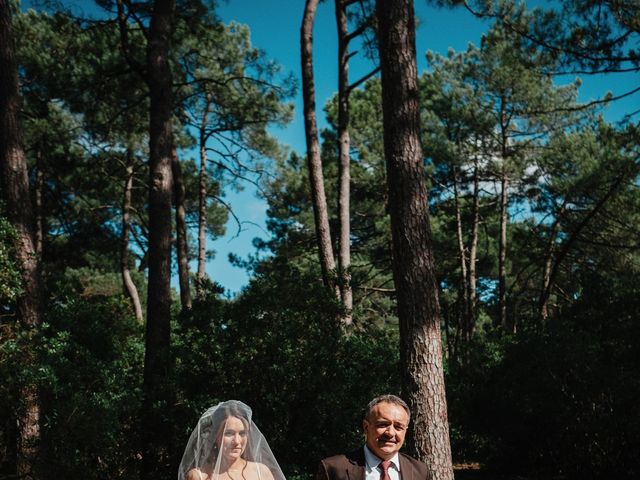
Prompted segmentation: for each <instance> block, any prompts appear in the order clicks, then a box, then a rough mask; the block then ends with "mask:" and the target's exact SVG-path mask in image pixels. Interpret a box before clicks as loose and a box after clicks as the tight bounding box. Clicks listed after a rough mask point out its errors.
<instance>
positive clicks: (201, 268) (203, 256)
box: [196, 96, 210, 296]
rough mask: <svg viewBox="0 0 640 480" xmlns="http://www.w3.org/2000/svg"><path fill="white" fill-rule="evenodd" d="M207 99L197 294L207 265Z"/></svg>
mask: <svg viewBox="0 0 640 480" xmlns="http://www.w3.org/2000/svg"><path fill="white" fill-rule="evenodd" d="M209 100H210V96H207V109H206V110H205V113H204V116H203V118H202V124H201V126H200V173H199V177H198V184H199V188H198V273H197V277H196V278H197V281H196V283H197V287H196V289H197V294H198V296H202V295H203V294H204V290H203V286H204V278H205V275H206V272H205V267H206V265H207V262H206V261H207V244H206V241H207V231H206V229H207V194H208V187H207V183H208V181H207V136H206V125H207V123H208V117H209Z"/></svg>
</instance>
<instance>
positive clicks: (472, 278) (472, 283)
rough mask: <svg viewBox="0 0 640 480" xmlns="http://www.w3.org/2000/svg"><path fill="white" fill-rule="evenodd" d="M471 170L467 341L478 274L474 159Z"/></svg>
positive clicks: (477, 191)
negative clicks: (471, 200) (471, 201)
mask: <svg viewBox="0 0 640 480" xmlns="http://www.w3.org/2000/svg"><path fill="white" fill-rule="evenodd" d="M474 163H475V165H474V168H473V205H472V207H471V238H470V239H469V287H468V288H469V293H468V295H467V299H468V301H469V304H468V312H467V316H468V324H469V332H468V336H469V339H471V337H473V331H474V329H475V325H476V304H477V294H476V290H477V281H478V274H477V268H476V259H477V257H478V232H479V230H480V181H479V178H478V177H479V168H478V159H477V158H474Z"/></svg>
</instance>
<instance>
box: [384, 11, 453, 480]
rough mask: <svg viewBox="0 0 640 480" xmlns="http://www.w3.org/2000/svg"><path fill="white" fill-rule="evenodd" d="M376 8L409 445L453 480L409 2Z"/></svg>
mask: <svg viewBox="0 0 640 480" xmlns="http://www.w3.org/2000/svg"><path fill="white" fill-rule="evenodd" d="M376 10H377V18H378V40H379V44H380V66H381V71H382V105H383V121H384V151H385V159H386V165H387V182H388V186H389V210H390V214H391V229H392V232H391V233H392V242H393V276H394V282H395V289H396V294H397V305H398V318H399V320H400V343H401V345H400V360H401V366H402V372H403V382H402V383H403V391H404V393H405V396H406V397H407V400H408V401H409V404H410V406H411V408H412V411H413V415H412V416H413V418H414V419H415V420H414V422H413V425H414V427H413V444H412V445H411V446H410V447H411V448H412V450H413V451H414V452H415V453H416V455H417V457H418V458H419V459H420V460H422V461H424V462H425V463H426V464H427V465H428V466H429V469H430V471H431V477H430V478H431V479H433V480H453V468H452V463H451V446H450V444H449V427H448V422H447V402H446V395H445V387H444V374H443V364H442V345H441V336H440V306H439V303H438V291H437V285H436V279H435V275H434V258H433V253H432V240H431V231H430V225H429V212H428V198H427V189H426V185H425V171H424V165H423V162H424V157H423V154H422V147H421V145H420V113H419V105H418V99H419V97H420V95H419V88H418V79H417V67H416V53H415V19H414V13H413V2H412V1H411V0H378V2H377V9H376Z"/></svg>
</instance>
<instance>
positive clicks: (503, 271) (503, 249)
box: [498, 159, 515, 333]
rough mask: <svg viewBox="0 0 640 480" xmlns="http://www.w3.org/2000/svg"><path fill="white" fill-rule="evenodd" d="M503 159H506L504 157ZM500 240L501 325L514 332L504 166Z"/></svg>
mask: <svg viewBox="0 0 640 480" xmlns="http://www.w3.org/2000/svg"><path fill="white" fill-rule="evenodd" d="M503 161H506V160H505V159H503ZM500 186H501V189H502V190H501V192H500V241H499V246H498V306H499V309H500V325H502V328H503V329H504V331H511V332H512V333H513V332H514V328H515V324H514V325H513V326H509V324H508V319H507V223H508V217H509V212H508V205H509V192H508V189H509V177H508V176H507V172H506V171H505V169H504V168H503V171H502V178H501V179H500Z"/></svg>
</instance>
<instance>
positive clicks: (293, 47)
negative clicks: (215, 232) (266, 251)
mask: <svg viewBox="0 0 640 480" xmlns="http://www.w3.org/2000/svg"><path fill="white" fill-rule="evenodd" d="M303 11H304V1H303V0H229V1H228V2H227V3H223V4H221V5H220V6H219V8H218V14H219V15H220V17H221V18H222V19H223V21H225V22H229V21H232V20H233V21H236V22H238V23H243V24H246V25H248V26H249V28H250V30H251V41H252V44H253V45H254V46H255V47H258V48H260V49H262V50H264V51H265V52H266V54H267V56H268V57H269V58H271V59H273V60H275V61H277V62H278V63H279V64H280V65H281V66H282V68H283V69H284V70H285V71H288V72H292V73H293V74H294V75H295V76H296V78H297V79H298V82H299V80H300V53H299V45H300V40H299V35H300V34H299V32H300V23H301V21H302V14H303ZM416 14H417V16H418V18H419V27H418V30H417V39H416V43H417V52H418V68H419V71H423V70H424V69H425V67H426V61H425V53H426V51H427V50H429V49H431V50H434V51H437V52H441V53H445V52H446V51H447V49H449V48H454V49H455V50H463V49H465V48H466V47H467V44H468V43H469V42H473V43H475V44H478V42H479V40H480V37H481V34H482V32H483V31H484V30H485V29H486V24H483V23H481V22H480V21H479V20H477V19H476V18H475V17H473V16H472V15H471V14H470V13H469V12H467V11H466V10H464V9H455V10H447V9H437V8H434V7H429V6H427V4H426V2H424V1H420V0H418V1H417V2H416ZM337 50H338V47H337V41H336V24H335V13H334V9H333V1H326V2H324V3H323V4H320V6H319V8H318V12H317V14H316V21H315V28H314V51H313V55H314V67H315V68H314V70H315V81H316V108H317V115H318V122H319V126H320V127H321V128H322V126H323V125H326V122H325V121H324V116H323V111H322V108H323V106H324V104H325V103H326V101H327V100H329V98H330V97H331V96H333V94H334V93H335V92H336V90H337V82H338V80H337V78H338V77H337ZM369 69H370V65H369V64H367V63H365V62H363V61H359V60H358V58H357V57H354V59H353V60H352V62H351V65H350V79H351V81H353V80H356V79H358V78H359V77H360V76H361V75H363V74H364V73H366V72H368V71H369ZM300 91H301V88H298V95H297V97H296V98H295V99H294V103H295V116H294V119H293V121H292V122H291V123H290V125H289V126H288V127H287V128H285V129H277V128H274V129H273V130H272V133H273V134H274V135H276V136H277V137H278V138H279V140H280V142H281V143H283V144H285V145H288V146H289V147H290V148H291V149H292V150H294V151H296V152H298V153H304V152H305V150H306V144H305V135H304V123H303V118H302V98H301V96H300ZM227 199H228V201H229V202H230V203H231V204H232V205H233V208H234V210H235V212H236V215H238V217H240V218H241V219H242V220H247V221H250V222H253V224H250V225H245V226H244V228H243V231H242V232H241V233H240V234H239V235H238V231H237V227H236V226H235V225H230V226H229V228H228V229H229V233H228V234H227V235H226V236H225V237H223V238H221V239H219V240H217V241H216V242H213V244H212V247H213V248H214V249H215V250H216V257H215V259H214V260H212V261H210V262H209V263H208V265H207V273H208V274H209V276H210V277H211V278H212V279H213V280H215V281H217V282H218V283H220V284H222V285H223V286H224V287H225V288H226V289H227V290H228V291H229V293H231V294H234V293H237V292H238V291H239V290H240V289H241V288H242V286H244V285H246V283H247V281H248V275H247V273H246V272H244V271H243V270H242V269H239V268H237V267H234V266H232V265H231V264H230V263H229V261H228V254H229V253H235V254H238V255H240V256H243V257H245V256H246V255H248V254H250V253H255V249H254V248H253V246H252V243H251V242H252V240H253V238H254V237H263V238H266V236H267V233H266V229H265V227H264V218H265V214H264V212H265V204H264V202H263V201H262V200H260V199H259V198H257V196H256V195H255V193H254V191H253V190H251V189H249V188H247V189H246V190H245V191H244V192H242V193H241V194H239V195H238V194H229V195H228V197H227Z"/></svg>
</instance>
